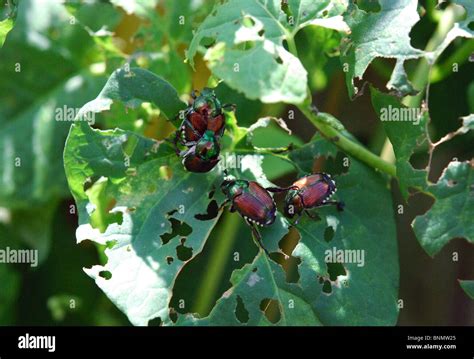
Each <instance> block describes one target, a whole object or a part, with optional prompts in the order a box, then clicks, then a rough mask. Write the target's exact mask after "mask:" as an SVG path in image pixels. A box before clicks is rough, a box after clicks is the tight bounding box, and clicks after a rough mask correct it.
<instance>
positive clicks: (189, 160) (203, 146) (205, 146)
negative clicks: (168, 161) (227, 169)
mask: <svg viewBox="0 0 474 359" xmlns="http://www.w3.org/2000/svg"><path fill="white" fill-rule="evenodd" d="M219 153H220V145H219V142H218V141H217V139H216V137H215V136H214V133H213V132H212V131H206V132H204V134H203V136H202V137H201V138H200V139H199V140H198V141H197V142H195V143H193V145H192V146H191V147H190V148H189V149H187V150H185V151H182V152H181V153H180V154H179V155H180V156H181V157H183V165H184V167H185V168H186V169H187V170H188V171H190V172H209V171H210V170H212V169H213V168H214V167H215V165H216V164H217V163H218V162H219Z"/></svg>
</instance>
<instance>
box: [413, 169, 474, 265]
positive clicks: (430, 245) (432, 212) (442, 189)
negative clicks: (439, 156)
mask: <svg viewBox="0 0 474 359" xmlns="http://www.w3.org/2000/svg"><path fill="white" fill-rule="evenodd" d="M428 191H429V192H430V193H431V194H432V195H433V197H434V198H435V203H434V204H433V206H432V207H431V208H430V209H429V210H428V212H426V213H425V214H423V215H421V216H418V217H416V218H415V220H414V221H413V223H412V227H413V230H414V231H415V234H416V236H417V238H418V241H419V242H420V244H421V246H422V247H423V249H424V250H425V251H426V252H427V253H428V254H429V255H430V256H434V255H435V254H436V253H438V252H439V251H440V250H441V249H442V248H443V247H444V245H445V244H447V243H448V242H449V241H450V240H451V239H452V238H457V237H462V238H465V239H466V240H468V241H469V242H471V243H474V221H473V220H472V213H474V171H473V168H472V163H470V162H451V163H450V164H449V165H448V167H446V169H445V170H444V172H443V174H442V176H441V178H440V179H439V180H438V182H437V183H436V184H434V185H432V186H429V187H428Z"/></svg>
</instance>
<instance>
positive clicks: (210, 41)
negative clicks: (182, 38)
mask: <svg viewBox="0 0 474 359" xmlns="http://www.w3.org/2000/svg"><path fill="white" fill-rule="evenodd" d="M215 43H216V39H215V38H214V37H207V36H206V37H204V38H203V39H202V40H201V45H202V46H204V47H205V48H209V47H211V46H214V44H215Z"/></svg>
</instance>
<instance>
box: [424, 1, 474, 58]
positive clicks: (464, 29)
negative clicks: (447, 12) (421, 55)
mask: <svg viewBox="0 0 474 359" xmlns="http://www.w3.org/2000/svg"><path fill="white" fill-rule="evenodd" d="M452 2H453V3H454V4H457V5H460V6H461V7H463V8H464V10H465V11H466V16H465V17H464V19H463V20H460V21H458V22H456V23H454V25H453V27H452V29H451V30H449V32H448V34H447V35H446V37H445V38H444V40H443V42H442V43H441V44H440V45H439V46H438V47H437V48H436V49H435V50H434V51H433V52H431V53H429V54H428V59H429V60H430V61H431V62H435V61H436V60H437V59H438V57H439V56H440V55H441V53H442V52H443V51H444V50H445V49H446V48H447V47H448V46H449V44H450V43H451V42H452V41H453V40H454V39H456V38H457V37H464V38H468V39H472V38H474V30H473V29H472V27H469V26H470V25H471V24H472V22H473V21H474V2H472V1H471V0H453V1H452Z"/></svg>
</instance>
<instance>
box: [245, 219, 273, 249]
mask: <svg viewBox="0 0 474 359" xmlns="http://www.w3.org/2000/svg"><path fill="white" fill-rule="evenodd" d="M246 222H247V224H248V226H249V227H250V229H251V230H252V236H253V238H254V239H256V240H257V243H258V245H259V246H260V248H262V249H263V251H264V252H265V254H266V255H267V256H268V257H270V252H268V250H267V249H266V248H265V246H264V245H263V242H262V235H261V234H260V232H259V231H258V229H257V228H255V225H254V224H253V223H251V222H249V221H248V220H246Z"/></svg>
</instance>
